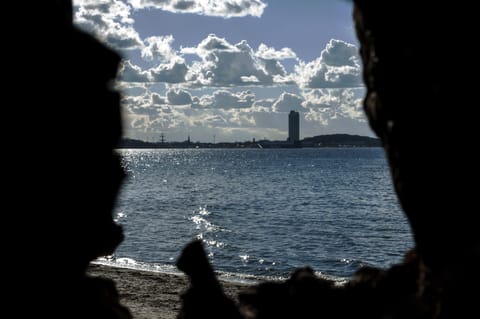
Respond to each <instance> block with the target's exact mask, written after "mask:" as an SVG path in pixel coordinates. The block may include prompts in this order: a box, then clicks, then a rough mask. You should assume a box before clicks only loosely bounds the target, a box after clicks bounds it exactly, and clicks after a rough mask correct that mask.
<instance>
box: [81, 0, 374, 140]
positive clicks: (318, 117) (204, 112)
mask: <svg viewBox="0 0 480 319" xmlns="http://www.w3.org/2000/svg"><path fill="white" fill-rule="evenodd" d="M74 15H75V16H74V18H75V23H76V24H77V25H78V26H79V27H80V28H81V29H83V30H85V31H86V32H88V33H91V34H93V35H94V36H96V37H97V38H98V39H99V40H100V41H102V42H103V43H105V44H106V45H107V46H109V47H111V48H113V49H115V50H116V51H117V52H119V53H120V54H121V55H122V57H123V61H122V64H121V66H120V70H119V72H118V77H117V81H116V87H117V89H118V90H119V91H120V92H121V93H122V114H123V121H124V135H125V136H126V137H129V138H136V139H141V140H147V141H158V140H159V139H160V136H161V134H163V135H164V138H165V140H166V141H184V140H186V139H187V137H188V136H190V138H191V140H192V141H200V142H212V140H213V138H214V136H215V139H216V141H217V142H220V141H226V142H234V141H247V140H252V139H253V138H255V139H256V140H260V139H264V138H266V139H270V140H285V139H286V138H287V135H288V113H289V112H290V111H291V110H295V111H298V112H299V113H300V137H301V138H304V137H310V136H316V135H322V134H334V133H347V134H359V135H368V136H372V135H373V133H372V132H371V130H370V128H369V127H368V124H367V122H366V119H365V116H364V114H363V110H362V98H363V95H364V94H365V89H364V85H363V83H362V77H361V61H360V57H359V55H358V41H357V39H356V36H355V32H354V28H353V22H352V4H351V2H349V1H347V0H321V1H314V0H269V1H268V0H74Z"/></svg>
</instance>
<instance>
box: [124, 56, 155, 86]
mask: <svg viewBox="0 0 480 319" xmlns="http://www.w3.org/2000/svg"><path fill="white" fill-rule="evenodd" d="M118 78H119V80H120V81H124V82H150V81H151V76H150V73H149V72H148V71H144V70H142V69H141V68H140V67H139V66H137V65H134V64H132V63H131V62H130V61H129V60H127V61H123V63H122V65H121V66H120V69H119V71H118Z"/></svg>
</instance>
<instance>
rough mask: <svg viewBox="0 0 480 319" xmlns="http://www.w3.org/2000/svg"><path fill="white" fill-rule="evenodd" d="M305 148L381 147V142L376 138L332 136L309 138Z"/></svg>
mask: <svg viewBox="0 0 480 319" xmlns="http://www.w3.org/2000/svg"><path fill="white" fill-rule="evenodd" d="M302 146H303V147H380V146H382V144H381V142H380V140H379V139H378V138H374V137H368V136H360V135H349V134H331V135H318V136H314V137H307V138H304V139H303V140H302Z"/></svg>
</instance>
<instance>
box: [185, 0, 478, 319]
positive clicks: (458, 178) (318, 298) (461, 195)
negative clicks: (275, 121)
mask: <svg viewBox="0 0 480 319" xmlns="http://www.w3.org/2000/svg"><path fill="white" fill-rule="evenodd" d="M354 3H355V7H354V20H355V25H356V29H357V34H358V38H359V40H360V43H361V56H362V60H363V64H364V81H365V84H366V86H367V90H368V92H367V96H366V98H365V102H364V105H365V111H366V113H367V115H368V118H369V122H370V125H371V127H372V128H373V130H374V131H375V133H376V134H377V135H378V136H379V137H380V139H381V141H382V144H383V147H384V148H385V151H386V154H387V158H388V161H389V165H390V169H391V172H392V179H393V183H394V186H395V190H396V192H397V195H398V198H399V200H400V203H401V206H402V208H403V210H404V212H405V214H406V216H407V217H408V220H409V222H410V225H411V227H412V231H413V235H414V238H415V244H416V247H415V249H414V250H412V251H410V252H408V253H407V254H406V255H405V260H404V261H403V263H401V264H398V265H395V266H393V267H391V268H390V269H386V270H383V269H376V268H370V267H369V268H363V269H361V270H359V271H358V272H357V273H356V274H355V275H354V277H353V279H352V280H351V281H349V282H348V283H347V284H345V285H344V286H342V287H336V286H335V285H334V284H333V283H332V282H329V281H326V280H324V279H321V278H317V277H316V276H315V275H314V274H313V272H312V270H310V269H308V268H307V269H300V270H297V271H296V272H295V273H294V274H293V275H292V276H291V278H290V279H289V280H287V281H286V282H284V283H274V282H270V283H262V284H259V285H257V286H254V287H251V288H250V289H249V290H248V291H247V292H245V293H243V294H241V295H240V296H239V300H240V306H239V307H240V309H241V313H242V315H243V316H244V317H245V318H257V319H260V318H262V319H265V318H352V317H357V318H442V319H443V318H478V317H480V311H479V308H478V304H477V303H478V300H480V296H479V294H478V292H477V291H476V287H478V286H479V284H480V280H479V279H478V275H477V274H476V271H477V268H478V266H477V265H478V264H479V261H480V236H479V233H478V230H477V227H478V223H477V222H476V219H477V216H476V215H477V213H476V209H475V208H474V207H476V206H477V205H476V192H477V187H475V186H473V187H472V184H471V183H473V185H476V184H477V183H478V180H479V176H478V172H477V171H478V170H477V169H476V168H477V166H478V163H476V161H477V157H476V156H475V155H474V152H475V150H474V147H473V145H475V144H476V139H474V138H473V136H475V134H474V133H475V130H474V128H475V127H476V126H477V125H478V124H477V120H476V118H475V117H472V116H468V115H467V116H465V115H464V114H463V113H462V112H461V110H462V109H464V107H465V106H467V105H468V106H470V105H476V104H478V103H476V101H477V96H476V91H478V89H477V88H475V87H473V86H472V84H471V83H466V82H468V81H463V80H462V79H467V78H468V74H470V73H472V72H473V74H477V73H478V63H474V62H473V61H476V60H477V59H478V57H477V53H476V51H474V50H472V49H471V48H468V47H467V48H463V47H462V48H461V49H458V48H452V49H451V50H449V49H448V48H447V47H446V46H448V44H452V43H462V44H465V43H469V42H471V39H473V38H475V34H474V31H473V30H476V28H475V26H474V21H476V19H475V17H472V15H473V12H474V11H473V10H472V8H469V6H463V5H460V4H458V5H454V4H452V3H451V2H448V1H445V2H442V3H439V2H428V1H427V2H422V3H421V4H419V2H418V1H396V2H393V3H392V2H391V1H374V0H355V1H354ZM447 127H448V133H445V131H446V129H447ZM365 236H368V234H365ZM192 265H195V260H192ZM198 276H200V274H198ZM196 294H197V295H202V293H201V292H199V291H198V290H197V291H196ZM205 296H206V294H205V295H203V298H205ZM212 300H213V299H212ZM227 303H228V304H229V303H230V301H228V302H227ZM219 304H221V302H219ZM190 306H191V304H190V300H187V299H185V300H184V304H183V309H189V308H190ZM218 309H221V306H219V308H218ZM190 314H191V315H190V316H185V318H201V317H197V316H195V314H194V313H193V312H190ZM224 318H228V315H227V314H225V315H224Z"/></svg>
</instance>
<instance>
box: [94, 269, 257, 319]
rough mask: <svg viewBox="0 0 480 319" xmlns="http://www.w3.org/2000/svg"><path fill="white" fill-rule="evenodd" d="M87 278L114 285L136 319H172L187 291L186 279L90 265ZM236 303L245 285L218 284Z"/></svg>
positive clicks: (171, 275) (163, 274) (122, 301)
mask: <svg viewBox="0 0 480 319" xmlns="http://www.w3.org/2000/svg"><path fill="white" fill-rule="evenodd" d="M88 274H89V275H91V276H94V277H104V278H108V279H112V280H113V281H115V283H116V286H117V290H118V292H119V294H120V301H121V303H122V304H123V305H124V306H126V307H128V308H129V309H130V311H131V312H132V315H133V317H134V318H135V319H153V318H155V319H173V318H176V316H177V313H178V311H179V310H180V306H181V304H180V295H181V294H182V292H184V291H185V290H186V289H187V287H188V280H187V277H186V276H182V275H174V274H166V273H158V272H148V271H142V270H135V269H128V268H117V267H110V266H104V265H99V264H91V265H90V267H89V269H88ZM221 283H222V285H223V288H224V291H225V293H226V294H227V295H228V296H230V297H232V298H233V299H236V296H237V295H238V292H239V291H241V290H242V289H244V288H246V287H248V285H247V284H241V283H232V282H225V281H222V282H221Z"/></svg>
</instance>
